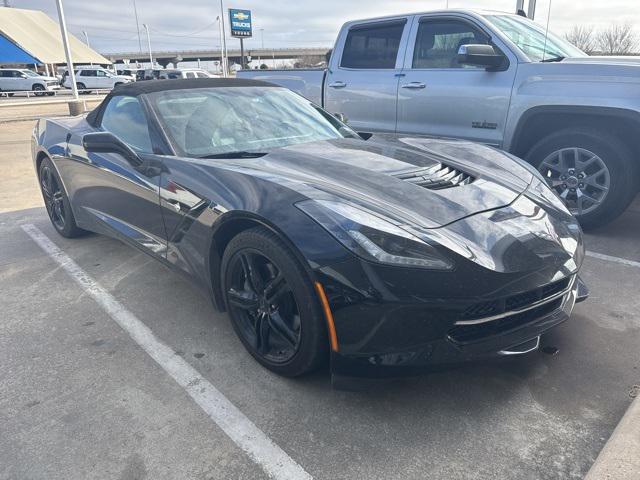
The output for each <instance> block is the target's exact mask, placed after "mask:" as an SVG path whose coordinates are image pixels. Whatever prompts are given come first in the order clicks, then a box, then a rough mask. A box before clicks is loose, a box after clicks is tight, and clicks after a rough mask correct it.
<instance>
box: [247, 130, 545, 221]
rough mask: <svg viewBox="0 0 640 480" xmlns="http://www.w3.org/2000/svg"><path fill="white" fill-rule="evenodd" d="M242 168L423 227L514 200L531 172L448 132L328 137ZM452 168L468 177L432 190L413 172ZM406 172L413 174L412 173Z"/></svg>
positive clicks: (278, 151) (273, 153)
mask: <svg viewBox="0 0 640 480" xmlns="http://www.w3.org/2000/svg"><path fill="white" fill-rule="evenodd" d="M235 166H236V167H237V168H241V169H250V170H252V174H253V175H258V176H262V177H266V178H268V179H269V180H270V181H276V182H278V183H281V184H284V185H287V186H289V187H290V188H293V189H296V190H297V191H299V192H300V193H302V194H303V195H305V196H306V197H308V198H316V199H317V198H331V197H339V198H342V199H346V200H348V201H350V202H353V203H357V204H360V205H363V206H365V207H366V208H368V209H370V210H373V211H378V212H380V213H384V214H385V215H387V216H389V215H391V216H393V217H395V218H396V219H398V220H400V221H404V222H408V223H411V224H414V225H419V226H422V227H424V228H438V227H442V226H444V225H447V224H449V223H452V222H455V221H457V220H459V219H461V218H464V217H467V216H470V215H473V214H476V213H479V212H483V211H488V210H493V209H497V208H501V207H504V206H507V205H509V204H511V203H512V202H513V201H514V200H515V199H516V198H518V196H519V195H520V194H521V193H522V192H523V191H524V190H526V188H527V187H528V185H529V183H530V182H531V180H532V175H531V173H530V172H529V171H528V170H527V169H526V168H525V167H523V166H522V165H520V164H519V163H518V162H517V161H515V160H514V159H513V158H512V157H510V156H509V155H508V154H506V153H504V152H500V151H498V150H497V149H493V148H490V147H486V146H483V145H479V144H475V143H471V142H465V141H458V140H449V139H435V138H416V137H402V136H391V135H375V136H373V137H371V138H370V139H369V140H368V141H366V142H365V141H362V140H356V139H340V140H328V141H320V142H313V143H305V144H299V145H292V146H288V147H283V148H278V149H274V150H271V151H269V153H267V154H266V155H264V156H262V157H260V158H256V159H249V160H247V159H242V160H239V161H237V163H235ZM440 166H442V168H453V169H456V170H457V172H458V173H463V174H464V175H469V176H470V177H472V181H471V182H470V183H468V184H462V185H459V186H453V187H450V188H441V189H432V188H427V187H426V186H422V185H419V184H417V183H415V182H416V177H423V176H424V177H426V178H430V174H429V172H431V171H433V170H439V169H440ZM407 177H409V178H407Z"/></svg>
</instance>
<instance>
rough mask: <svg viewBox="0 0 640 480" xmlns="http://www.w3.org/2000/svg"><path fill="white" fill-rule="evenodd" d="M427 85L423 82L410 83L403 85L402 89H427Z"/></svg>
mask: <svg viewBox="0 0 640 480" xmlns="http://www.w3.org/2000/svg"><path fill="white" fill-rule="evenodd" d="M425 87H426V85H425V84H424V83H422V82H409V83H405V84H404V85H402V88H425Z"/></svg>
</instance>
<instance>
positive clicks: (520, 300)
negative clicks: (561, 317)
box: [460, 277, 571, 320]
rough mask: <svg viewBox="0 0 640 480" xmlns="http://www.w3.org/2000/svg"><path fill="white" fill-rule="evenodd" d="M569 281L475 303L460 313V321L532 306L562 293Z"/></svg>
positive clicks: (563, 280) (561, 281)
mask: <svg viewBox="0 0 640 480" xmlns="http://www.w3.org/2000/svg"><path fill="white" fill-rule="evenodd" d="M570 281H571V277H567V278H564V279H562V280H559V281H557V282H553V283H549V284H547V285H544V286H542V287H539V288H536V289H534V290H529V291H527V292H523V293H517V294H515V295H511V296H509V297H504V298H500V299H496V300H489V301H486V302H482V303H476V304H475V305H471V306H470V307H469V308H467V309H466V310H465V311H464V312H463V313H462V315H461V316H460V320H479V319H482V318H486V317H493V316H495V315H500V314H501V313H505V312H509V311H511V310H519V309H522V308H525V307H526V306H527V305H532V304H534V303H537V302H540V301H542V300H544V299H546V298H549V297H552V296H553V295H555V294H557V293H560V292H562V291H563V290H565V289H566V288H567V287H568V286H569V282H570Z"/></svg>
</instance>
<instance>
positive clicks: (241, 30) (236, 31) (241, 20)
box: [229, 8, 252, 68]
mask: <svg viewBox="0 0 640 480" xmlns="http://www.w3.org/2000/svg"><path fill="white" fill-rule="evenodd" d="M229 24H230V25H231V36H232V37H236V38H239V39H240V65H241V66H242V68H244V39H245V38H251V36H252V30H251V10H240V9H238V8H230V9H229Z"/></svg>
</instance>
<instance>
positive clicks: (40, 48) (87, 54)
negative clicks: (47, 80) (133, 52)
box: [0, 7, 111, 74]
mask: <svg viewBox="0 0 640 480" xmlns="http://www.w3.org/2000/svg"><path fill="white" fill-rule="evenodd" d="M69 45H70V47H71V59H72V61H73V63H74V64H78V65H88V64H92V65H111V62H110V61H109V60H108V59H106V58H105V57H103V56H102V55H100V54H99V53H98V52H96V51H95V50H92V49H91V48H90V47H89V46H87V45H85V44H84V43H83V42H81V41H80V40H78V39H77V38H76V37H74V36H73V35H69ZM66 63H67V60H66V57H65V54H64V46H63V44H62V35H61V34H60V26H59V25H58V23H57V22H54V21H53V20H52V19H51V18H50V17H49V16H48V15H47V14H45V13H44V12H41V11H39V10H24V9H20V8H8V7H4V8H0V68H1V67H3V66H13V67H17V66H21V67H22V66H27V67H33V66H36V68H37V66H39V67H40V68H41V69H43V70H44V71H45V72H46V73H52V74H53V73H55V71H56V66H57V65H66Z"/></svg>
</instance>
